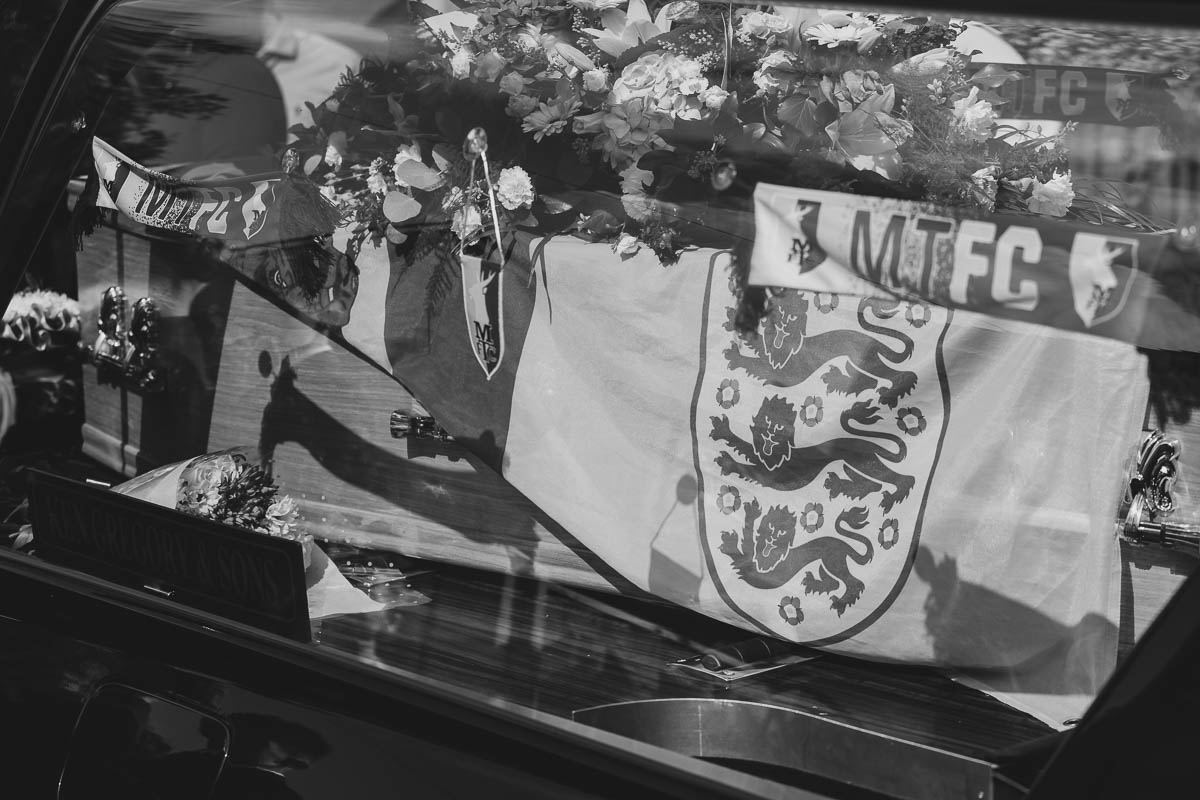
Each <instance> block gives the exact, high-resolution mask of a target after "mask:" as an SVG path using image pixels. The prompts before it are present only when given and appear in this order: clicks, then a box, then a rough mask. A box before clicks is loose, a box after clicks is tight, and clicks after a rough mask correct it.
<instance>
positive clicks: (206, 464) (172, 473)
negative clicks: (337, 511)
mask: <svg viewBox="0 0 1200 800" xmlns="http://www.w3.org/2000/svg"><path fill="white" fill-rule="evenodd" d="M114 491H117V492H120V493H121V494H126V495H130V496H132V497H137V498H139V499H142V500H148V501H150V502H152V503H157V504H158V505H165V506H169V507H173V508H174V509H175V510H176V511H182V512H183V513H185V514H191V515H192V516H195V517H203V518H205V519H211V520H214V521H216V522H223V523H225V524H226V525H232V526H234V527H235V528H242V529H244V530H249V531H254V532H256V533H264V534H267V535H268V536H278V537H281V538H284V539H291V540H292V541H297V542H300V544H301V545H302V546H303V549H304V566H305V569H307V568H308V567H309V566H310V565H311V563H312V555H313V547H314V545H313V537H312V535H311V534H309V533H308V532H306V531H305V530H304V528H303V526H302V525H301V524H300V520H299V514H298V510H297V506H296V501H295V500H293V499H292V498H291V497H289V496H288V495H285V494H281V493H280V491H279V487H278V486H277V485H276V484H275V482H274V481H273V480H272V479H271V476H270V475H269V474H268V473H267V472H266V471H265V470H264V469H263V468H262V465H261V464H260V463H258V458H257V453H256V449H255V448H249V447H235V448H231V449H228V450H221V451H219V452H216V453H208V454H206V455H203V456H199V457H197V458H193V459H191V460H189V461H186V462H183V463H181V464H172V465H170V466H167V467H161V468H159V469H157V470H153V471H151V472H147V473H145V474H144V475H140V476H138V477H137V478H134V479H132V480H130V481H127V482H125V483H123V484H121V485H119V486H117V487H115V489H114Z"/></svg>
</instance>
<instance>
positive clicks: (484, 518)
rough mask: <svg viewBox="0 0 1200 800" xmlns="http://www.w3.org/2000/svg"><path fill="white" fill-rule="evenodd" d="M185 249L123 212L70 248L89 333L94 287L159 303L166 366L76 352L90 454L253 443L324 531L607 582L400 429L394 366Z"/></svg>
mask: <svg viewBox="0 0 1200 800" xmlns="http://www.w3.org/2000/svg"><path fill="white" fill-rule="evenodd" d="M183 255H184V254H183V253H181V252H180V251H179V249H178V247H174V248H173V247H172V244H171V243H165V242H163V241H161V240H160V239H159V238H158V237H156V236H155V235H154V233H153V232H149V231H147V230H145V229H144V228H142V227H141V226H139V225H137V224H136V223H130V222H128V221H124V220H123V221H121V222H120V223H119V226H118V227H106V228H103V229H101V230H99V231H97V232H96V233H95V234H93V235H92V236H91V237H90V238H89V239H88V240H87V242H86V247H85V249H84V251H83V252H82V253H81V254H80V258H79V280H80V304H81V307H82V313H83V328H84V333H83V336H84V342H85V343H87V342H93V341H94V340H95V338H96V335H97V332H98V327H97V326H98V313H99V305H100V297H101V294H102V293H103V291H104V290H105V289H106V288H107V287H109V286H114V285H119V286H121V287H123V289H124V290H125V293H126V296H127V299H128V301H129V303H130V304H132V303H133V301H134V300H135V299H136V298H139V297H143V296H149V297H152V298H153V299H154V301H155V303H156V304H157V305H158V307H159V310H160V314H161V326H162V337H161V345H160V356H161V359H162V362H163V363H164V365H165V367H166V372H167V381H166V383H167V386H166V389H165V390H164V391H163V392H161V393H147V392H142V391H139V390H137V389H136V388H132V387H130V386H122V385H110V384H104V383H101V381H100V380H99V376H98V372H99V371H98V370H97V368H96V367H95V366H94V365H88V366H86V367H85V369H84V372H85V376H84V395H85V422H84V426H83V447H84V452H85V454H87V455H88V456H90V457H92V458H94V459H96V460H97V461H100V462H101V463H103V464H105V465H106V466H109V467H111V468H113V469H115V470H117V471H120V472H122V473H124V474H125V475H128V476H133V475H135V474H138V473H140V472H143V471H145V470H147V469H150V468H153V467H156V466H160V465H163V464H169V463H173V462H176V461H179V460H182V459H185V458H190V457H192V456H195V455H197V454H199V453H204V452H209V451H213V450H219V449H223V448H226V447H232V446H235V445H247V444H249V445H258V444H260V443H263V444H266V445H267V447H268V449H269V450H270V451H271V452H272V453H273V465H274V475H275V477H276V479H277V481H278V482H279V484H280V485H281V487H282V488H283V490H284V491H285V492H287V493H288V494H290V495H292V496H293V497H295V499H296V500H297V501H298V503H299V504H300V507H301V514H302V516H303V518H304V521H305V523H306V525H307V526H308V527H309V529H310V530H311V531H312V532H313V534H314V535H316V536H317V537H318V538H324V539H330V540H336V541H346V542H350V543H354V544H358V545H361V546H367V547H373V548H378V549H383V550H388V551H394V552H399V553H403V554H405V555H408V556H413V557H418V558H429V559H436V560H440V561H451V562H455V563H461V564H464V565H467V566H472V567H477V568H483V569H488V570H494V571H500V572H506V573H511V574H517V575H527V576H530V577H539V578H545V579H548V580H552V581H556V582H563V583H569V584H573V585H578V586H587V587H595V588H605V589H611V588H612V584H611V583H610V581H609V580H607V579H606V578H605V577H603V576H602V574H601V573H602V572H603V571H604V569H603V566H602V565H597V566H599V567H600V571H599V572H598V571H597V570H596V569H593V568H592V567H591V566H589V561H591V562H592V563H595V560H594V559H593V558H591V557H590V556H589V554H588V553H587V552H586V551H585V550H583V549H582V548H579V547H576V546H574V545H573V544H572V543H571V542H570V539H569V537H567V536H566V534H565V532H563V531H562V530H561V529H560V528H559V527H558V526H557V525H555V524H554V523H553V522H552V521H551V520H549V519H547V518H546V517H545V515H543V514H541V512H539V511H538V509H537V508H536V507H534V506H533V505H532V504H531V503H530V502H529V501H528V500H526V499H525V498H524V497H523V496H522V495H521V494H519V493H518V492H517V491H515V490H514V489H513V488H512V487H510V486H509V485H508V484H507V483H506V482H505V481H504V480H503V479H502V478H500V477H499V476H498V475H496V474H495V472H493V471H492V470H490V469H489V468H487V467H486V466H483V465H482V464H481V463H480V462H479V461H478V460H477V459H476V458H475V457H474V456H472V455H471V454H469V453H468V452H467V451H466V450H464V449H463V448H462V447H460V446H458V445H457V444H455V443H453V442H442V441H436V440H424V439H407V438H404V439H398V438H394V437H393V436H392V435H391V433H390V424H389V423H390V418H391V414H392V412H393V411H396V410H402V411H405V412H409V413H424V411H423V409H421V407H420V405H419V404H418V403H417V402H416V400H415V399H414V398H413V397H412V396H411V395H410V394H409V393H408V392H406V391H405V390H404V389H403V387H402V386H401V385H400V384H399V383H397V382H396V381H395V380H393V379H392V378H391V377H390V376H388V375H385V374H384V373H382V372H380V371H379V370H378V369H377V368H375V367H373V366H371V365H369V364H367V363H365V362H364V361H363V360H361V359H360V358H358V357H356V356H354V355H352V354H350V353H348V352H346V351H345V350H343V349H342V348H341V347H340V346H339V345H337V344H336V343H332V342H330V341H329V340H327V339H326V338H325V337H323V336H321V335H319V334H317V333H315V332H314V331H312V330H311V329H309V328H307V327H306V326H304V325H303V324H302V323H300V322H297V321H295V320H294V319H292V318H291V317H289V316H288V315H286V314H284V313H283V312H282V311H280V310H279V309H278V308H276V307H275V306H274V305H272V304H271V303H269V302H267V301H266V300H264V299H262V298H260V297H259V296H257V295H256V294H254V293H253V292H252V291H250V290H248V289H247V288H245V287H244V286H242V285H241V284H238V283H236V282H235V281H234V280H233V278H232V277H231V276H230V275H227V274H224V273H222V272H217V273H209V274H204V275H189V274H188V272H187V270H186V269H185V268H184V265H182V264H181V263H180V262H181V259H182V257H183ZM226 318H227V319H228V323H227V324H226V323H225V320H226ZM285 363H286V364H287V367H288V370H287V372H286V373H285V372H284V365H285ZM273 391H274V394H273ZM273 399H274V402H272V400H273Z"/></svg>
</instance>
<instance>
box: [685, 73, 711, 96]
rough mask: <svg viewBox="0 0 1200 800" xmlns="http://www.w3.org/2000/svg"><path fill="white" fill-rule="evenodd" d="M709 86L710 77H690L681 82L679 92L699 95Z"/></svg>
mask: <svg viewBox="0 0 1200 800" xmlns="http://www.w3.org/2000/svg"><path fill="white" fill-rule="evenodd" d="M707 88H708V78H705V77H704V76H701V77H699V78H688V79H687V80H685V81H684V82H683V83H681V84H679V93H680V94H685V95H689V96H690V95H697V94H700V93H701V92H703V91H704V90H705V89H707Z"/></svg>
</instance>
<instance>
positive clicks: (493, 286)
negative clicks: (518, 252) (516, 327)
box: [459, 253, 504, 380]
mask: <svg viewBox="0 0 1200 800" xmlns="http://www.w3.org/2000/svg"><path fill="white" fill-rule="evenodd" d="M459 261H460V262H461V264H462V268H461V272H462V286H463V310H464V312H465V314H466V320H467V336H468V337H469V338H470V341H471V348H472V350H473V352H474V353H475V360H476V361H478V362H479V366H481V367H482V368H483V372H484V374H485V375H487V378H488V380H491V378H492V376H493V375H495V374H496V370H497V369H498V368H499V366H500V359H501V358H503V356H504V326H503V324H502V323H501V316H500V308H501V306H502V305H503V303H504V299H503V298H504V295H503V283H502V281H503V280H504V270H503V269H501V268H500V267H498V266H497V265H495V264H493V263H491V262H489V261H485V260H483V259H481V258H479V257H477V256H469V255H467V254H465V253H460V254H459Z"/></svg>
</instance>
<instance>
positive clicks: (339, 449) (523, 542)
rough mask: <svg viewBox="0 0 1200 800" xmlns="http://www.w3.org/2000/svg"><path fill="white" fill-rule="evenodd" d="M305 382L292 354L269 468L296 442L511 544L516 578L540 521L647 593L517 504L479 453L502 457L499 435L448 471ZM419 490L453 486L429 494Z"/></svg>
mask: <svg viewBox="0 0 1200 800" xmlns="http://www.w3.org/2000/svg"><path fill="white" fill-rule="evenodd" d="M338 357H339V355H338V354H337V353H335V352H333V351H329V350H323V351H320V352H317V353H315V354H313V355H311V356H309V357H308V358H307V359H306V360H305V361H304V362H303V368H304V369H305V371H308V372H311V373H312V374H316V375H321V374H327V373H328V371H329V370H328V369H327V367H323V363H325V360H326V359H333V358H338ZM299 380H300V379H299V375H298V373H297V368H296V365H294V364H293V362H292V360H291V359H290V358H285V359H284V360H283V362H282V364H281V365H280V368H279V372H278V374H277V375H276V377H275V379H274V381H273V382H272V384H271V400H270V402H269V403H268V404H267V405H266V407H265V408H264V409H263V417H262V427H261V429H260V434H259V449H260V452H261V454H262V458H263V463H264V466H266V467H268V468H270V466H271V465H272V463H273V460H274V454H275V450H276V448H277V447H278V446H279V445H281V444H283V443H285V442H294V443H296V444H298V445H300V446H301V447H303V448H304V449H305V450H307V451H308V452H309V454H310V455H312V457H313V458H314V459H316V461H317V462H318V463H319V464H320V465H321V466H322V467H324V468H325V469H326V470H328V471H329V473H330V474H331V475H333V476H334V477H336V478H338V479H340V480H342V481H345V482H346V483H348V484H350V485H352V486H355V487H358V488H360V489H363V490H365V491H368V492H370V493H371V494H373V495H375V496H376V497H379V498H380V499H382V500H384V501H386V502H387V503H389V504H391V505H394V506H396V507H398V508H402V509H405V510H407V511H409V512H411V513H413V514H417V515H420V516H422V517H425V518H427V519H431V520H435V521H436V522H437V523H438V524H440V525H443V526H445V527H446V528H449V529H450V530H453V531H455V532H457V533H459V534H461V535H462V536H464V537H465V538H467V539H469V540H471V541H475V542H487V543H495V542H497V541H500V540H503V541H504V542H505V543H506V544H507V545H508V551H509V561H510V566H509V571H510V572H511V573H512V574H514V575H525V576H528V575H531V574H532V573H533V570H534V564H535V559H536V556H537V551H538V545H539V543H540V540H539V535H538V531H537V530H536V529H535V525H537V526H540V527H541V528H543V529H545V530H546V531H548V532H549V533H550V534H551V535H553V536H554V537H555V538H556V539H558V540H559V541H560V542H562V543H563V544H564V545H565V546H566V547H568V548H570V549H571V550H572V551H574V552H575V554H576V555H578V556H579V557H580V558H581V559H582V560H583V561H584V562H585V563H587V565H588V566H589V567H591V568H592V569H593V570H594V571H595V572H597V573H598V574H599V575H600V576H601V577H603V578H604V579H605V580H607V581H608V582H609V583H611V584H612V585H613V586H614V587H615V588H616V589H618V590H619V591H622V592H625V593H629V594H640V593H641V592H640V590H638V589H637V587H635V586H634V585H633V584H632V583H631V582H630V581H628V580H627V579H625V578H624V577H622V576H620V575H619V574H617V573H616V572H615V571H614V570H613V569H612V568H611V567H609V566H608V565H606V564H605V563H604V562H603V561H601V560H600V559H599V558H597V557H596V556H595V555H594V554H593V553H592V552H591V551H589V550H588V549H587V548H585V547H584V546H583V545H581V544H580V543H579V542H578V541H577V540H576V539H575V538H574V537H573V536H571V535H570V534H569V533H568V532H567V531H566V530H565V529H563V528H562V526H560V525H559V524H558V523H556V522H555V521H554V520H552V519H551V518H550V517H549V516H547V515H546V514H545V513H544V512H542V511H541V510H540V509H538V508H537V507H536V506H534V505H533V504H532V503H525V504H523V505H520V506H516V507H515V508H514V507H513V505H512V502H511V500H509V499H508V498H507V497H506V495H509V494H510V493H511V494H515V490H513V489H512V488H511V487H510V486H509V485H508V484H507V483H505V482H504V480H503V479H502V478H500V477H499V476H497V475H495V474H494V472H492V470H491V469H490V468H489V467H488V465H487V463H486V462H485V461H484V460H482V459H481V457H480V456H481V454H482V455H483V456H484V457H486V456H487V455H489V454H491V455H493V457H497V456H496V455H495V454H496V453H498V447H497V445H496V437H495V434H494V433H492V432H491V431H487V430H485V431H482V432H481V433H480V435H479V436H477V437H474V438H472V439H469V440H457V441H459V443H460V444H462V445H464V446H465V448H466V451H465V453H464V457H465V459H466V460H467V462H468V463H469V464H470V465H471V466H472V467H474V469H475V472H474V473H465V474H464V473H463V472H462V471H459V470H455V471H451V470H445V469H442V468H440V467H438V466H436V465H434V464H429V463H420V462H415V461H413V460H412V459H406V458H402V457H400V456H398V455H396V454H395V453H392V452H390V451H388V450H386V449H384V448H382V447H379V446H378V445H375V444H373V443H371V442H369V441H367V440H366V439H364V438H363V437H362V436H360V435H359V434H358V433H356V432H355V431H353V430H352V429H350V428H349V427H348V426H347V425H346V424H345V423H343V422H342V421H340V420H339V419H337V418H336V417H335V416H333V415H332V414H330V413H329V412H327V411H326V410H325V409H324V408H322V407H321V406H320V405H318V404H317V403H315V402H314V401H313V400H312V399H310V398H309V397H307V396H306V395H305V394H304V393H303V392H301V391H300V390H299V388H297V383H298V382H299ZM420 487H440V488H445V489H448V490H449V491H448V492H443V491H440V490H439V491H422V490H421V489H420ZM505 512H511V513H505ZM498 514H499V515H500V516H498Z"/></svg>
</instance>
